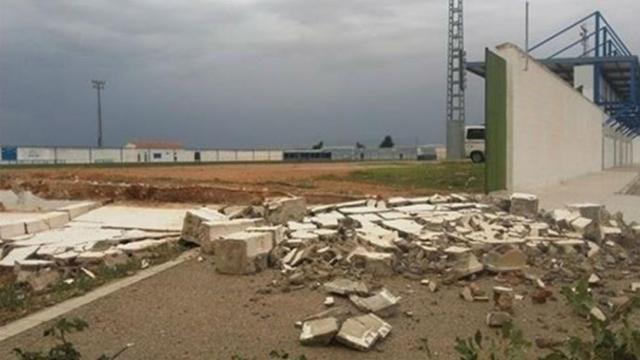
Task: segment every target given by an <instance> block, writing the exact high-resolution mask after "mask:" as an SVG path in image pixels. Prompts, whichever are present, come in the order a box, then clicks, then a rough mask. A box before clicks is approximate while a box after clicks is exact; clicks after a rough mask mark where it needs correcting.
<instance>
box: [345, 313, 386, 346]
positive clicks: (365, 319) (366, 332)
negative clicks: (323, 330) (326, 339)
mask: <svg viewBox="0 0 640 360" xmlns="http://www.w3.org/2000/svg"><path fill="white" fill-rule="evenodd" d="M390 332H391V325H389V324H388V323H386V322H385V321H384V320H382V319H380V318H379V317H377V316H376V315H374V314H368V315H363V316H358V317H354V318H349V319H347V320H346V321H345V322H344V323H343V324H342V327H341V328H340V331H339V332H338V334H337V335H336V340H338V341H339V342H340V343H342V344H344V345H346V346H349V347H351V348H353V349H356V350H360V351H367V350H369V349H371V347H372V346H373V345H374V344H375V343H376V341H378V340H379V339H384V338H385V337H387V335H388V334H389V333H390Z"/></svg>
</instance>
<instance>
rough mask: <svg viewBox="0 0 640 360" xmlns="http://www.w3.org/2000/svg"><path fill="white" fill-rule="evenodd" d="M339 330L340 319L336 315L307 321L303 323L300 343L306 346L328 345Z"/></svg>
mask: <svg viewBox="0 0 640 360" xmlns="http://www.w3.org/2000/svg"><path fill="white" fill-rule="evenodd" d="M339 330H340V326H339V325H338V320H337V319H336V318H334V317H329V318H325V319H318V320H311V321H307V322H304V323H303V324H302V332H301V333H300V343H302V345H305V346H311V345H328V344H329V343H330V342H331V340H332V339H333V337H334V336H335V335H336V334H337V333H338V331H339Z"/></svg>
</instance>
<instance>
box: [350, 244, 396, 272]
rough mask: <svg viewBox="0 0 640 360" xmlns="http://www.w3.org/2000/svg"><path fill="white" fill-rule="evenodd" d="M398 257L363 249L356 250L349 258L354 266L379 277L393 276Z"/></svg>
mask: <svg viewBox="0 0 640 360" xmlns="http://www.w3.org/2000/svg"><path fill="white" fill-rule="evenodd" d="M395 259H396V256H395V255H394V254H392V253H383V252H371V251H367V250H366V249H364V248H362V247H357V248H355V249H354V250H353V251H352V252H351V254H349V256H348V257H347V260H348V261H350V262H351V263H352V264H353V265H354V266H356V267H358V268H362V269H364V271H365V272H367V273H369V274H373V275H377V276H391V275H393V274H394V270H393V266H394V263H395Z"/></svg>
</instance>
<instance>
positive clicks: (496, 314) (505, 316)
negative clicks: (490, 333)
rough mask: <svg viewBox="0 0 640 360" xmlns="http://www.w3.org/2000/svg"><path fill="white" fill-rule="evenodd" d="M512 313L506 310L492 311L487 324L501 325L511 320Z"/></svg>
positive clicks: (491, 325)
mask: <svg viewBox="0 0 640 360" xmlns="http://www.w3.org/2000/svg"><path fill="white" fill-rule="evenodd" d="M511 320H512V319H511V314H509V313H508V312H504V311H492V312H490V313H488V314H487V325H488V326H489V327H501V326H503V325H506V324H507V323H509V322H511Z"/></svg>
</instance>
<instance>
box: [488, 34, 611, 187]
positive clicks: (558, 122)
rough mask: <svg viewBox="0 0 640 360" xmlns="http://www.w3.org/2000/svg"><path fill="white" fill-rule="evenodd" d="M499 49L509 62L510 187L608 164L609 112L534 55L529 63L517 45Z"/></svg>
mask: <svg viewBox="0 0 640 360" xmlns="http://www.w3.org/2000/svg"><path fill="white" fill-rule="evenodd" d="M497 53H498V55H500V56H501V57H502V58H504V59H505V60H506V61H507V89H508V91H507V187H508V189H509V190H527V189H535V188H538V187H543V186H547V185H555V184H558V183H560V182H562V181H563V180H566V179H569V178H573V177H578V176H581V175H585V174H588V173H592V172H597V171H600V170H602V168H603V164H604V165H610V164H611V161H609V163H606V162H603V158H604V159H608V156H609V155H606V156H603V152H604V151H603V141H605V140H603V138H604V136H603V123H604V122H605V120H606V119H607V117H606V114H605V113H604V112H603V111H602V110H601V109H600V108H599V107H598V106H596V105H595V104H594V103H593V102H591V101H590V100H589V99H588V98H586V97H584V96H583V95H582V94H581V93H580V92H578V91H576V90H575V89H574V88H573V87H571V86H570V85H569V84H567V83H566V82H565V81H564V80H562V79H561V78H559V77H558V76H556V75H555V74H554V73H552V72H551V71H550V70H548V69H547V68H546V67H545V66H543V65H541V64H539V63H538V62H536V61H535V60H533V59H531V58H530V59H529V61H528V65H527V64H526V59H527V55H526V54H525V53H524V52H523V51H521V50H520V49H518V48H517V47H516V46H514V45H511V44H506V45H502V46H500V47H498V51H497ZM605 144H607V142H606V141H605ZM607 154H608V153H607ZM607 161H608V160H607Z"/></svg>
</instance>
